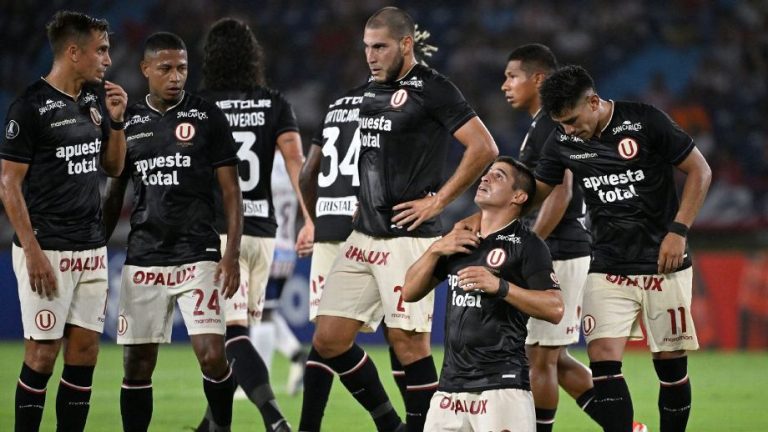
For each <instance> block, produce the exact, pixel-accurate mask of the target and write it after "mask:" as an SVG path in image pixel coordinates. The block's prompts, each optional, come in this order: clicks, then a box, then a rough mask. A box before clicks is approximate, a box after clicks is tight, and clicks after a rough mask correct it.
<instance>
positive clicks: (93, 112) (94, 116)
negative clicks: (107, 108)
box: [91, 107, 101, 126]
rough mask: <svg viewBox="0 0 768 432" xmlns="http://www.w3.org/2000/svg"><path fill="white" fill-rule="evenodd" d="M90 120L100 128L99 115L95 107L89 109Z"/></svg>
mask: <svg viewBox="0 0 768 432" xmlns="http://www.w3.org/2000/svg"><path fill="white" fill-rule="evenodd" d="M91 120H93V124H95V125H96V126H101V113H100V112H99V110H97V109H96V108H95V107H91Z"/></svg>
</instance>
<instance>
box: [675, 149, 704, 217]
mask: <svg viewBox="0 0 768 432" xmlns="http://www.w3.org/2000/svg"><path fill="white" fill-rule="evenodd" d="M677 168H678V169H679V170H680V171H683V172H684V173H685V174H686V177H685V184H684V185H683V195H682V198H681V199H680V209H679V210H678V211H677V215H675V221H677V222H680V223H682V224H685V225H686V226H687V227H689V228H690V226H691V225H693V221H694V220H695V219H696V215H697V214H698V213H699V210H700V209H701V206H702V204H704V198H705V197H706V196H707V191H709V184H710V182H711V181H712V170H711V169H710V168H709V164H708V163H707V161H706V160H705V159H704V156H703V155H702V154H701V152H700V151H699V149H697V148H695V147H694V149H693V151H691V153H690V154H689V155H688V156H687V157H686V158H685V159H684V160H683V161H682V162H681V163H680V164H679V165H678V166H677Z"/></svg>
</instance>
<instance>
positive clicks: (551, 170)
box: [534, 129, 565, 186]
mask: <svg viewBox="0 0 768 432" xmlns="http://www.w3.org/2000/svg"><path fill="white" fill-rule="evenodd" d="M559 133H560V132H559V131H558V130H557V129H555V130H553V131H552V133H550V134H549V138H547V141H546V143H544V147H543V148H542V150H541V157H540V158H539V163H538V164H537V165H536V170H535V171H534V176H535V177H536V179H537V180H540V181H542V182H544V183H546V184H548V185H550V186H554V185H559V184H560V183H562V182H563V175H564V174H565V165H563V162H562V161H561V159H560V152H559V148H558V147H559V143H558V140H557V137H558V135H559Z"/></svg>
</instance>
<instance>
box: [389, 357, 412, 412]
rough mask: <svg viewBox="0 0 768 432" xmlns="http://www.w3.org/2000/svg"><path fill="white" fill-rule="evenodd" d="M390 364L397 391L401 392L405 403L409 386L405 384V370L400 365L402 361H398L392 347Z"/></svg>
mask: <svg viewBox="0 0 768 432" xmlns="http://www.w3.org/2000/svg"><path fill="white" fill-rule="evenodd" d="M389 363H390V365H392V378H394V379H395V384H397V389H398V390H400V396H402V398H403V401H405V395H406V387H407V386H408V385H407V384H406V382H405V370H403V365H402V364H400V360H398V359H397V355H395V350H394V349H392V347H389Z"/></svg>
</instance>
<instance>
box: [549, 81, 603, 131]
mask: <svg viewBox="0 0 768 432" xmlns="http://www.w3.org/2000/svg"><path fill="white" fill-rule="evenodd" d="M599 108H600V97H599V96H598V95H597V94H595V93H594V92H592V91H591V90H590V91H589V92H588V93H587V94H586V96H584V98H583V99H582V100H581V101H579V102H578V103H577V104H576V106H574V107H573V108H571V109H566V110H563V112H561V113H559V114H558V115H554V114H553V115H552V120H554V121H556V122H557V123H560V125H561V126H562V127H563V129H564V130H565V134H566V135H571V136H575V137H578V138H581V139H583V140H588V139H590V138H592V137H593V136H595V134H596V133H597V124H598V121H599V119H600V118H599V111H598V110H599Z"/></svg>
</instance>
